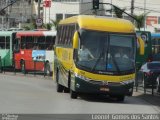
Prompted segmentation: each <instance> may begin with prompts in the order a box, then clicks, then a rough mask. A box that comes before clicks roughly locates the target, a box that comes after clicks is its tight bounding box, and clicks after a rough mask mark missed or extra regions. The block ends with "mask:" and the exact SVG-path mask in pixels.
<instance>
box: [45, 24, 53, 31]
mask: <svg viewBox="0 0 160 120" xmlns="http://www.w3.org/2000/svg"><path fill="white" fill-rule="evenodd" d="M43 28H45V29H47V30H51V29H52V24H51V23H47V24H43Z"/></svg>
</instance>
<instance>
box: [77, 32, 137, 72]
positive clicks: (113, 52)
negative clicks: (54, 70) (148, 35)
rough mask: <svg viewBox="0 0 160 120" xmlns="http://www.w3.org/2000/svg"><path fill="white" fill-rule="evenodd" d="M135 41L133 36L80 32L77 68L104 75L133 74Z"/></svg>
mask: <svg viewBox="0 0 160 120" xmlns="http://www.w3.org/2000/svg"><path fill="white" fill-rule="evenodd" d="M135 41H136V40H135V35H125V34H124V35H123V34H111V33H107V32H98V31H90V30H81V31H80V48H79V49H78V57H77V60H76V63H77V66H78V67H80V68H81V69H84V70H87V71H92V72H98V73H104V74H105V73H108V72H110V73H113V74H121V73H122V72H125V73H126V72H129V71H130V72H134V69H135V64H134V63H135V44H136V43H135Z"/></svg>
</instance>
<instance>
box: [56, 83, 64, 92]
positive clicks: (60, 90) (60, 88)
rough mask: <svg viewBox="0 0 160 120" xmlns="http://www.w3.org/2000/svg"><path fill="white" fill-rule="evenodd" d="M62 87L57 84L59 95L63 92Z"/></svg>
mask: <svg viewBox="0 0 160 120" xmlns="http://www.w3.org/2000/svg"><path fill="white" fill-rule="evenodd" d="M63 89H64V87H63V86H62V85H60V84H59V83H57V92H59V93H61V92H63Z"/></svg>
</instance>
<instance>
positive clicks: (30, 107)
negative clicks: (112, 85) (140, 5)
mask: <svg viewBox="0 0 160 120" xmlns="http://www.w3.org/2000/svg"><path fill="white" fill-rule="evenodd" d="M0 113H15V114H19V113H21V114H56V113H60V114H66V113H67V114H68V113H70V114H72V113H74V114H75V113H78V114H83V113H84V114H87V113H91V114H93V113H101V114H102V113H104V114H105V113H107V114H109V113H116V114H118V113H120V114H121V113H124V114H126V113H131V114H136V113H148V114H151V113H160V109H159V108H158V107H157V106H156V105H152V104H150V103H148V102H146V101H145V100H143V99H141V97H140V95H137V94H134V96H132V97H126V99H125V101H124V102H117V101H114V100H111V99H110V98H107V97H104V96H89V95H83V96H81V97H79V98H78V99H71V98H70V95H69V93H57V92H56V84H55V81H54V80H52V79H51V78H48V77H46V78H44V77H43V76H41V77H40V76H36V77H33V76H29V75H26V76H24V75H11V74H0Z"/></svg>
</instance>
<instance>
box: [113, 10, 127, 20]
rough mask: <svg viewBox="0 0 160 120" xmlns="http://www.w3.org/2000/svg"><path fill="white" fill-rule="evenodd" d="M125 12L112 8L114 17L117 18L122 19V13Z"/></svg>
mask: <svg viewBox="0 0 160 120" xmlns="http://www.w3.org/2000/svg"><path fill="white" fill-rule="evenodd" d="M125 10H126V9H125V8H124V9H121V10H120V9H118V8H116V7H113V11H114V13H115V15H116V16H117V17H118V18H122V17H123V13H124V11H125Z"/></svg>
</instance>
